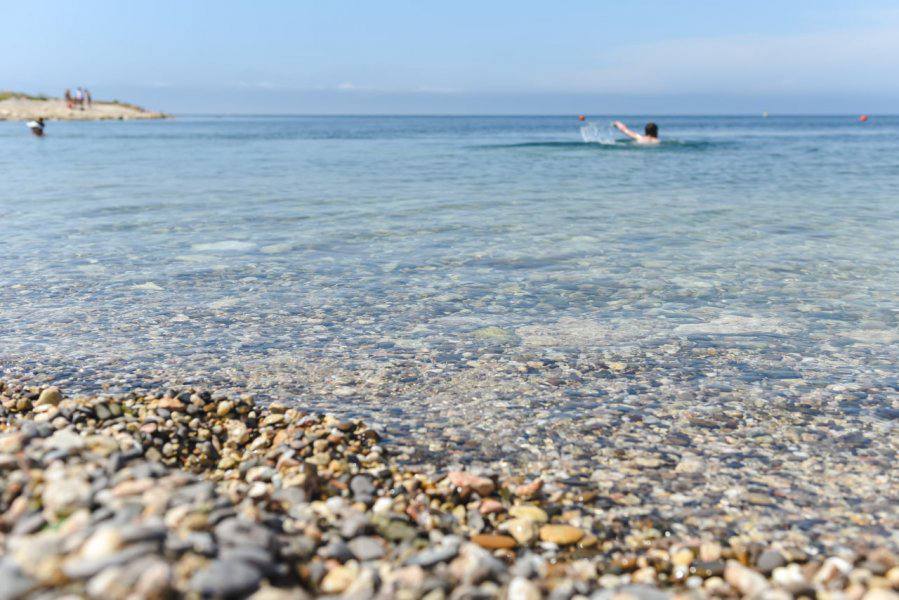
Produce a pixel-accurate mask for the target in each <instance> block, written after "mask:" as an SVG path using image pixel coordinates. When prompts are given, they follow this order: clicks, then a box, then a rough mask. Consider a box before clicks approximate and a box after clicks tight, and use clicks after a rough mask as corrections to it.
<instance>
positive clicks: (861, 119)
mask: <svg viewBox="0 0 899 600" xmlns="http://www.w3.org/2000/svg"><path fill="white" fill-rule="evenodd" d="M858 120H859V121H861V122H862V123H864V122H865V121H867V120H868V115H862V116H860V117H859V118H858Z"/></svg>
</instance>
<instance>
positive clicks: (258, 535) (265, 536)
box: [215, 517, 275, 548]
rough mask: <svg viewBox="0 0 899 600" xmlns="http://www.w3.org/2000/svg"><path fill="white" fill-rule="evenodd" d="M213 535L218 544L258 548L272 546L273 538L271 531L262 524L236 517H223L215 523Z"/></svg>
mask: <svg viewBox="0 0 899 600" xmlns="http://www.w3.org/2000/svg"><path fill="white" fill-rule="evenodd" d="M215 537H216V540H218V543H219V544H226V545H228V544H230V545H232V546H245V545H251V546H259V547H260V548H272V547H273V543H274V539H275V538H274V535H273V534H272V532H271V531H269V530H268V529H266V528H265V527H263V526H262V525H258V524H256V523H253V522H251V521H246V520H244V519H240V518H237V517H232V518H229V519H225V520H223V521H222V522H221V523H219V524H218V525H216V526H215Z"/></svg>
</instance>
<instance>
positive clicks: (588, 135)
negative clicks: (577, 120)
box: [581, 123, 615, 146]
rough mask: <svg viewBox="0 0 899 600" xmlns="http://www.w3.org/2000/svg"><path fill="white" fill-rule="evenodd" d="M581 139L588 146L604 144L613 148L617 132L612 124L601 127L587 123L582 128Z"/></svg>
mask: <svg viewBox="0 0 899 600" xmlns="http://www.w3.org/2000/svg"><path fill="white" fill-rule="evenodd" d="M581 139H583V140H584V142H585V143H587V144H603V145H604V146H611V145H613V144H615V130H614V129H612V125H611V123H608V124H605V125H600V124H598V123H587V124H585V125H582V126H581Z"/></svg>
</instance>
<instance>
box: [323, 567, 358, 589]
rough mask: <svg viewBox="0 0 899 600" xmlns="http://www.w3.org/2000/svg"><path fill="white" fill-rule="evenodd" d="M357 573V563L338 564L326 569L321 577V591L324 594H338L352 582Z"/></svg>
mask: <svg viewBox="0 0 899 600" xmlns="http://www.w3.org/2000/svg"><path fill="white" fill-rule="evenodd" d="M358 575H359V567H358V566H357V565H355V564H348V565H338V566H336V567H334V568H333V569H331V570H330V571H328V573H327V574H326V575H325V577H324V579H322V582H321V586H320V587H321V591H322V592H324V593H325V594H340V593H342V592H344V591H345V590H346V589H347V588H348V587H350V586H351V585H352V584H353V582H354V581H355V580H356V577H357V576H358Z"/></svg>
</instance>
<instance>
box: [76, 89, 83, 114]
mask: <svg viewBox="0 0 899 600" xmlns="http://www.w3.org/2000/svg"><path fill="white" fill-rule="evenodd" d="M75 104H77V105H78V108H79V109H81V110H84V90H83V89H81V86H78V88H77V89H76V90H75Z"/></svg>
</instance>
